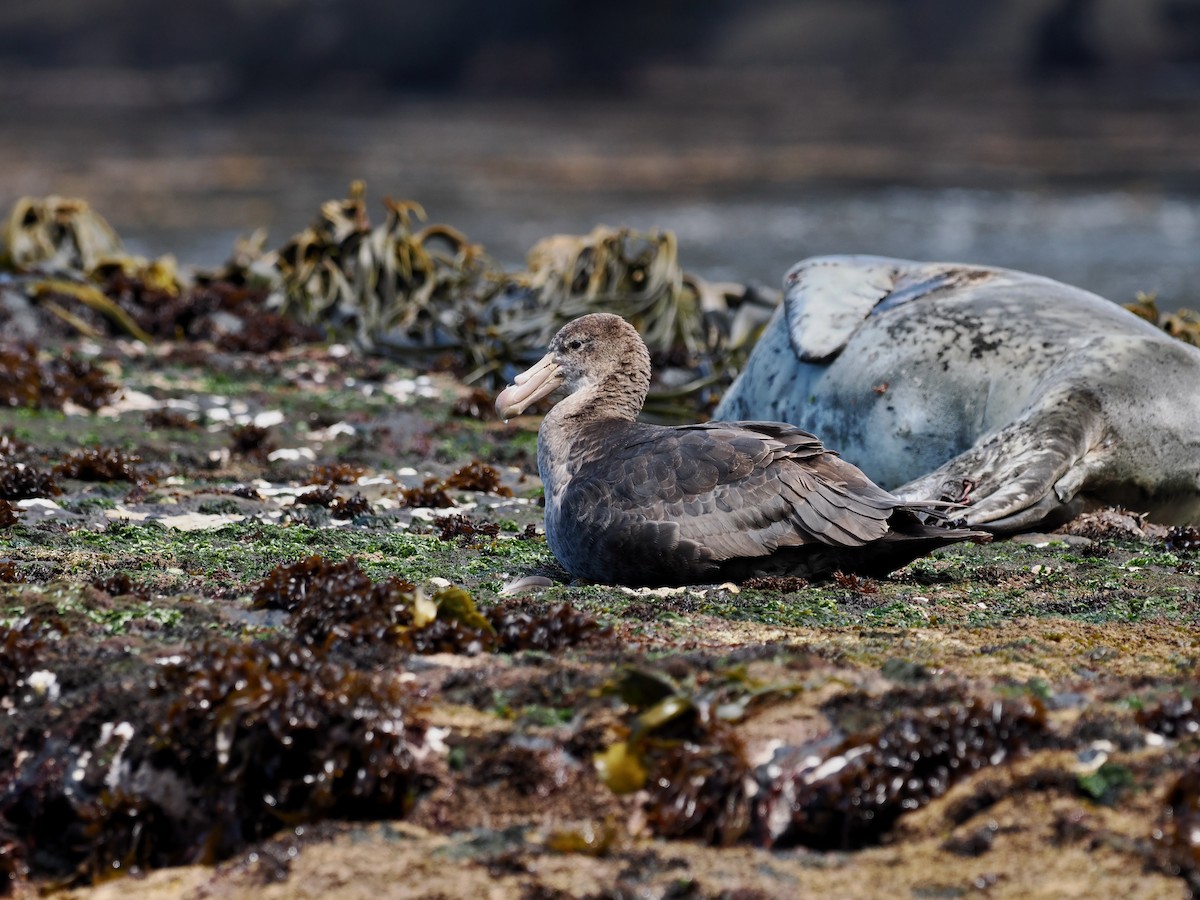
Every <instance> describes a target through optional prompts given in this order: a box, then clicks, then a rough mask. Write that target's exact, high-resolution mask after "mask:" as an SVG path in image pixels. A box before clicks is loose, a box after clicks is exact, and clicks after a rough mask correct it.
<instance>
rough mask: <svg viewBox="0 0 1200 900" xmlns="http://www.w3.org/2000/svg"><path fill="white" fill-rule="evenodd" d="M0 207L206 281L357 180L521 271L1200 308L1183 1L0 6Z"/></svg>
mask: <svg viewBox="0 0 1200 900" xmlns="http://www.w3.org/2000/svg"><path fill="white" fill-rule="evenodd" d="M0 115H2V116H3V119H2V121H3V122H4V127H3V129H0V205H2V207H3V209H4V210H7V209H8V208H9V207H10V206H11V204H12V202H13V201H14V200H15V199H16V198H17V197H19V196H22V195H28V194H33V195H41V194H49V193H57V194H62V195H68V196H81V197H84V198H86V199H88V200H89V201H91V203H92V204H93V206H95V207H96V208H97V209H98V210H99V211H100V212H101V213H102V214H103V215H104V216H106V217H107V218H108V219H109V220H110V221H111V222H112V223H113V225H114V226H115V227H116V228H117V230H118V232H119V233H120V234H121V235H122V236H123V237H124V238H125V240H126V243H127V245H128V246H129V247H130V249H131V250H133V251H134V252H138V253H143V254H149V255H156V254H161V253H168V252H169V253H174V254H175V255H176V256H177V257H178V259H179V260H180V262H181V263H183V264H185V265H189V264H190V265H200V266H213V265H216V264H219V263H220V262H221V261H223V260H224V259H225V258H226V257H227V256H228V255H229V253H230V250H231V248H232V246H233V241H234V239H235V238H236V237H237V236H238V235H239V234H246V233H248V232H250V231H251V230H253V229H254V228H256V227H259V226H266V227H268V228H269V229H270V239H269V241H268V245H269V246H278V245H279V244H281V243H282V242H283V241H284V240H285V239H286V238H287V237H288V236H290V235H291V234H292V233H294V232H296V231H298V230H300V229H301V228H303V227H304V226H305V225H307V224H308V222H309V221H310V220H311V219H312V218H313V217H314V215H315V212H316V209H317V206H318V204H319V203H320V202H321V201H322V200H325V199H328V198H333V197H342V196H344V195H345V193H346V189H347V186H348V184H349V182H350V181H351V180H352V179H355V178H364V179H366V181H367V188H368V198H369V202H370V205H371V209H372V210H373V212H374V213H376V214H377V215H378V217H379V218H382V206H381V205H380V204H379V199H380V198H382V197H383V196H384V195H390V196H394V197H397V198H408V199H414V200H417V201H419V202H420V203H422V204H423V205H424V206H425V208H426V210H427V211H428V213H429V217H430V219H431V220H432V221H439V222H446V223H448V224H452V225H454V226H456V227H458V228H460V229H462V230H464V231H465V232H466V233H467V234H468V236H469V237H470V238H471V239H472V240H474V241H476V242H478V243H482V244H483V245H484V247H485V249H486V250H487V251H488V252H489V253H491V254H492V255H493V256H494V257H496V258H497V259H499V260H500V261H501V262H503V263H505V264H508V265H513V266H517V265H519V264H520V263H521V262H522V260H523V258H524V254H525V251H526V250H527V249H528V247H529V246H530V245H531V244H532V243H533V242H534V241H536V240H537V239H538V238H540V237H542V236H544V235H547V234H550V233H554V232H572V233H583V232H587V231H589V230H590V229H591V228H592V226H593V225H595V224H598V223H601V222H603V223H606V224H609V225H630V226H634V227H639V228H649V227H658V228H670V229H672V230H674V231H675V232H676V233H677V234H678V235H679V238H680V248H681V249H680V258H681V261H682V263H683V265H684V266H685V267H686V268H688V269H691V270H694V271H696V272H698V273H700V274H702V275H704V276H706V277H709V278H717V279H731V280H739V281H751V282H761V283H766V284H771V285H777V284H778V283H779V280H780V278H781V276H782V274H783V272H784V270H785V269H786V268H787V267H788V266H789V265H790V264H791V263H792V262H794V261H796V260H798V259H800V258H802V257H804V256H807V255H811V254H814V253H826V252H863V253H884V254H892V255H900V256H911V257H916V258H926V259H934V258H937V259H955V260H962V261H971V262H984V263H993V264H1000V265H1008V266H1016V267H1019V268H1024V269H1028V270H1031V271H1035V272H1039V273H1042V274H1046V275H1050V276H1052V277H1056V278H1060V279H1063V280H1065V281H1069V282H1072V283H1075V284H1079V285H1082V286H1084V287H1087V288H1090V289H1093V290H1096V291H1099V292H1100V293H1103V294H1105V295H1106V296H1109V297H1111V298H1112V299H1114V300H1119V301H1122V302H1124V301H1127V300H1131V299H1132V298H1133V295H1134V294H1135V292H1137V291H1146V292H1157V293H1158V294H1159V297H1160V305H1161V306H1162V307H1165V308H1172V307H1175V306H1179V305H1183V306H1193V307H1195V306H1200V287H1197V286H1196V285H1195V283H1194V282H1195V278H1194V277H1193V276H1194V275H1195V274H1196V273H1197V271H1198V268H1200V267H1198V266H1197V252H1196V248H1197V245H1198V244H1200V0H1136V2H1130V0H971V2H963V0H786V2H785V0H743V2H733V0H689V2H684V0H607V2H605V3H591V2H581V0H580V2H569V0H508V2H505V3H493V2H487V0H438V2H436V3H434V2H416V0H207V2H205V3H187V4H181V3H163V2H161V0H5V2H4V3H3V4H2V5H0Z"/></svg>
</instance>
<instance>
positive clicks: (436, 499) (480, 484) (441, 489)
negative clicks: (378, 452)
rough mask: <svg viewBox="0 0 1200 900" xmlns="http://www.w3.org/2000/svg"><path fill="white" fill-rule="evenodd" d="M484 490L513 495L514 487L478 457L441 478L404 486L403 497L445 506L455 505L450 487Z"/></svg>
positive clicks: (418, 504) (422, 504) (424, 504)
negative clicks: (505, 484) (502, 479)
mask: <svg viewBox="0 0 1200 900" xmlns="http://www.w3.org/2000/svg"><path fill="white" fill-rule="evenodd" d="M454 490H458V491H481V492H483V493H486V494H497V495H499V496H501V497H511V496H512V495H513V493H512V489H511V488H508V487H505V486H504V485H502V484H501V483H500V473H499V472H497V471H496V470H495V469H494V468H492V467H491V466H489V465H487V464H486V463H482V462H480V461H479V460H477V459H476V460H472V461H471V462H469V463H467V464H466V465H465V466H463V467H462V468H461V469H458V470H456V471H455V472H454V473H453V474H452V475H450V476H448V477H447V478H445V479H444V480H442V481H438V480H437V479H436V478H426V479H425V482H424V484H422V485H421V486H420V487H418V488H401V489H400V498H401V499H402V500H403V501H404V505H405V506H412V507H423V508H425V509H445V508H446V507H448V506H453V505H454V500H453V499H451V497H450V495H449V494H448V493H447V491H454Z"/></svg>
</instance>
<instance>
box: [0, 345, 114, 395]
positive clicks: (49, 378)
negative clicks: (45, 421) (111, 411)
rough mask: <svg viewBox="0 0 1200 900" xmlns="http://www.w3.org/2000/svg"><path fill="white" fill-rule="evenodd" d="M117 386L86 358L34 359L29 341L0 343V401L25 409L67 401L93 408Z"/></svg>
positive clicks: (34, 350) (35, 355)
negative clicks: (41, 361) (24, 343)
mask: <svg viewBox="0 0 1200 900" xmlns="http://www.w3.org/2000/svg"><path fill="white" fill-rule="evenodd" d="M116 392H117V386H116V385H115V384H113V383H112V382H111V381H109V380H108V376H107V375H105V374H104V372H103V371H102V370H101V369H99V368H97V367H96V366H95V365H93V364H92V363H90V362H87V361H85V360H81V359H77V358H75V357H73V356H63V357H60V358H58V359H52V360H50V361H48V362H45V363H40V362H38V354H37V349H36V348H35V347H34V346H33V345H32V344H26V345H24V346H22V345H16V344H0V405H3V406H14V407H16V406H20V407H25V408H27V409H62V407H63V404H64V403H67V402H68V401H70V402H72V403H77V404H78V405H80V406H82V407H83V408H85V409H90V410H93V411H94V410H97V409H99V408H100V407H101V406H104V405H105V404H106V403H108V402H109V401H110V400H111V399H112V398H113V396H114V395H115V394H116Z"/></svg>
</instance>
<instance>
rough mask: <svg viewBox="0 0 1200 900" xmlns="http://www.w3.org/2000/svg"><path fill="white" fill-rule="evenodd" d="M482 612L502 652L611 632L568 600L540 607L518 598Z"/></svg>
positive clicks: (556, 647)
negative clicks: (493, 630)
mask: <svg viewBox="0 0 1200 900" xmlns="http://www.w3.org/2000/svg"><path fill="white" fill-rule="evenodd" d="M485 615H486V616H487V618H488V621H489V622H491V624H492V628H494V629H495V631H496V638H497V640H498V642H499V646H500V649H501V650H503V651H504V652H506V653H515V652H516V651H518V650H561V649H562V648H564V647H572V646H574V645H576V644H579V643H582V642H583V641H585V640H588V639H589V638H592V637H601V636H607V635H610V634H611V633H612V630H611V629H609V628H601V627H600V623H599V622H597V621H596V620H595V618H593V617H592V616H590V615H589V614H587V613H585V612H580V611H579V610H577V609H576V608H575V607H573V606H571V604H569V603H558V604H556V605H554V606H551V607H550V608H549V609H545V610H543V609H541V608H538V607H536V606H533V605H527V604H525V603H524V602H522V601H519V600H518V601H513V602H510V603H507V604H499V605H497V606H494V607H492V608H491V609H490V610H488V611H487V612H486V613H485Z"/></svg>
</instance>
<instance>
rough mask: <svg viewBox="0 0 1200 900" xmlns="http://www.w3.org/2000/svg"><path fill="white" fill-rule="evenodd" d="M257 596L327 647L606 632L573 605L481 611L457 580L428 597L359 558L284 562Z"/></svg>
mask: <svg viewBox="0 0 1200 900" xmlns="http://www.w3.org/2000/svg"><path fill="white" fill-rule="evenodd" d="M252 603H253V606H254V608H255V609H282V610H285V611H286V612H288V613H290V614H291V625H292V627H293V628H294V629H295V631H296V636H297V637H298V638H299V639H300V640H301V641H302V642H303V643H304V644H305V645H307V646H309V647H312V648H314V649H320V650H327V651H332V650H353V649H355V648H361V649H364V650H366V651H368V652H378V651H379V650H380V649H381V648H387V647H393V648H398V649H401V650H409V651H413V652H416V653H468V654H473V653H480V652H484V651H495V650H500V651H504V652H515V651H517V650H531V649H539V650H557V649H560V648H562V647H565V646H570V645H574V644H577V643H580V642H582V641H584V640H587V639H588V638H590V637H592V636H596V635H599V634H601V633H602V630H601V628H600V626H599V625H598V623H597V622H596V621H595V619H593V618H592V617H591V616H589V615H587V614H586V613H581V612H579V611H577V610H575V609H574V608H572V607H571V606H569V605H567V604H562V605H560V606H555V607H552V608H551V609H549V610H547V611H539V610H533V609H531V608H527V607H524V606H522V605H520V604H517V603H514V604H511V605H502V606H497V607H493V608H492V609H490V610H488V611H487V612H486V613H481V612H480V611H479V610H478V609H477V608H476V606H475V601H474V600H473V599H472V598H471V595H470V594H468V593H467V592H466V591H464V590H463V589H462V588H456V587H449V588H445V589H443V590H441V591H438V592H437V593H436V594H434V596H433V597H432V598H430V599H426V598H424V597H423V595H421V593H420V592H419V591H418V590H417V589H416V588H415V587H414V586H413V585H412V584H410V583H409V582H407V581H403V580H401V579H399V578H388V579H386V580H384V581H381V582H374V581H372V580H371V578H370V576H368V575H367V574H366V573H365V572H363V571H362V569H360V568H359V566H358V563H357V562H356V561H355V560H354V559H352V558H351V559H347V560H345V561H343V562H340V563H334V562H330V561H329V560H326V559H324V558H323V557H321V556H310V557H308V558H307V559H304V560H301V561H300V562H297V563H293V564H291V565H280V566H276V567H275V568H274V569H272V570H271V572H270V573H268V575H267V577H266V578H264V579H263V580H262V581H261V582H260V583H259V585H258V586H257V587H256V588H255V591H254V597H253V601H252Z"/></svg>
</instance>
